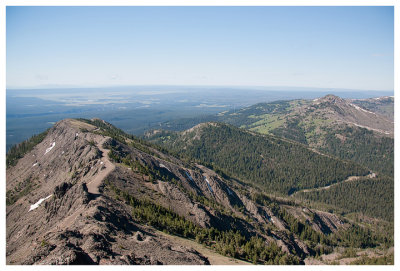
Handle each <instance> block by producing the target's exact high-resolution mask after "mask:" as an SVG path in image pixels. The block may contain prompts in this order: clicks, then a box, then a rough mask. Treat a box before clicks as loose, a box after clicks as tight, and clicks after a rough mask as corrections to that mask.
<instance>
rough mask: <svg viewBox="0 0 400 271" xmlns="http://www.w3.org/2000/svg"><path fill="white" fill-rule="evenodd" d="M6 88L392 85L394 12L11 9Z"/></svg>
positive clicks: (335, 9) (366, 9)
mask: <svg viewBox="0 0 400 271" xmlns="http://www.w3.org/2000/svg"><path fill="white" fill-rule="evenodd" d="M6 12H7V18H6V20H7V26H6V31H7V32H6V39H7V40H6V42H7V43H6V46H7V47H6V48H7V55H6V56H7V66H6V67H7V70H6V71H7V87H35V86H40V85H48V86H50V85H75V86H104V85H106V86H108V85H143V84H144V85H157V84H166V85H230V86H300V87H304V86H305V87H327V88H354V89H374V90H391V89H393V72H394V71H393V66H394V64H393V63H394V62H393V46H394V44H393V43H394V33H393V8H392V7H7V10H6Z"/></svg>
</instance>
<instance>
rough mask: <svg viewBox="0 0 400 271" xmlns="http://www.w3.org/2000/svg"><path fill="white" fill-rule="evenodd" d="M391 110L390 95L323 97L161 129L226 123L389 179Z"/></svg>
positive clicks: (170, 124)
mask: <svg viewBox="0 0 400 271" xmlns="http://www.w3.org/2000/svg"><path fill="white" fill-rule="evenodd" d="M393 108H394V99H393V97H381V98H374V99H365V100H354V99H351V100H350V99H342V98H340V97H338V96H334V95H326V96H324V97H322V98H319V99H314V100H291V101H275V102H270V103H259V104H256V105H253V106H250V107H246V108H242V109H240V110H236V111H225V112H222V113H220V114H218V115H212V116H208V117H207V116H203V117H202V118H192V119H182V120H175V121H173V122H167V123H164V124H163V126H162V128H164V129H168V130H182V129H188V128H190V127H192V126H194V125H196V124H198V123H200V122H204V121H217V122H225V123H228V124H232V125H234V126H237V127H241V128H245V129H248V130H250V131H254V132H258V133H260V134H273V135H276V136H279V137H283V138H286V139H290V140H293V141H297V142H299V143H302V144H305V145H308V146H310V147H311V148H314V149H317V150H319V151H322V152H325V153H328V154H332V155H335V156H337V157H339V158H341V159H348V160H352V161H354V162H357V163H359V164H361V165H364V166H366V167H368V168H370V169H372V170H375V171H378V172H381V173H383V174H386V175H389V176H393V171H394V140H393V135H394V124H393V119H392V117H393ZM391 116H392V117H391ZM190 125H191V126H190Z"/></svg>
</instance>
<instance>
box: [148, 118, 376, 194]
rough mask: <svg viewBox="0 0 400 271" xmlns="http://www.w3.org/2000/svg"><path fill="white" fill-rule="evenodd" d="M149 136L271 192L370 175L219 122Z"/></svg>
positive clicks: (352, 165)
mask: <svg viewBox="0 0 400 271" xmlns="http://www.w3.org/2000/svg"><path fill="white" fill-rule="evenodd" d="M148 138H149V139H151V140H153V141H154V142H158V143H160V144H164V146H167V147H169V148H171V149H173V150H174V151H176V152H179V153H181V154H182V155H186V156H188V157H191V158H194V159H198V160H199V161H200V162H201V163H206V164H210V165H212V166H215V167H216V168H219V169H222V170H223V171H225V172H230V173H232V174H234V176H235V177H237V178H239V179H241V180H247V181H250V182H251V183H252V184H254V185H256V186H257V187H258V188H260V189H262V190H264V191H266V192H269V193H271V192H273V191H274V192H278V193H281V194H284V195H285V194H286V195H287V194H292V193H294V192H295V191H297V190H301V189H306V188H314V187H322V186H326V185H329V184H332V183H336V182H340V181H343V180H345V179H346V178H347V177H349V176H353V175H356V176H364V175H367V174H368V173H369V170H368V169H366V168H363V167H361V166H359V165H357V164H355V163H352V162H348V161H347V162H346V161H342V160H338V159H335V158H332V157H329V156H326V155H322V154H320V153H317V152H315V151H313V150H311V149H308V148H307V147H306V146H304V145H301V144H298V143H296V142H290V141H287V140H284V139H282V138H277V137H275V136H271V135H259V134H255V133H251V132H248V131H246V130H243V129H239V128H236V127H234V126H230V125H226V124H222V123H204V124H199V125H197V126H195V127H193V128H191V129H189V130H187V131H184V132H182V133H175V134H174V133H173V132H166V131H161V132H159V133H157V132H153V134H148Z"/></svg>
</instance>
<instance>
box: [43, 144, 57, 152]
mask: <svg viewBox="0 0 400 271" xmlns="http://www.w3.org/2000/svg"><path fill="white" fill-rule="evenodd" d="M55 145H56V142H53V143H52V144H51V146H50V147H49V148H47V149H46V152H45V153H44V154H46V153H48V152H49V151H51V150H52V149H53V148H54V146H55Z"/></svg>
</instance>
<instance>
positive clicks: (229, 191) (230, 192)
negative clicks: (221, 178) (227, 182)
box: [226, 187, 233, 196]
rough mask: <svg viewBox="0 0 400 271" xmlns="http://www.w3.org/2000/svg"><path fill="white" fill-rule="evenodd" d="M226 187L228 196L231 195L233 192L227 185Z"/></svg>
mask: <svg viewBox="0 0 400 271" xmlns="http://www.w3.org/2000/svg"><path fill="white" fill-rule="evenodd" d="M226 189H227V190H228V194H229V195H230V196H232V195H233V193H232V191H231V190H230V189H229V187H227V188H226Z"/></svg>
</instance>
